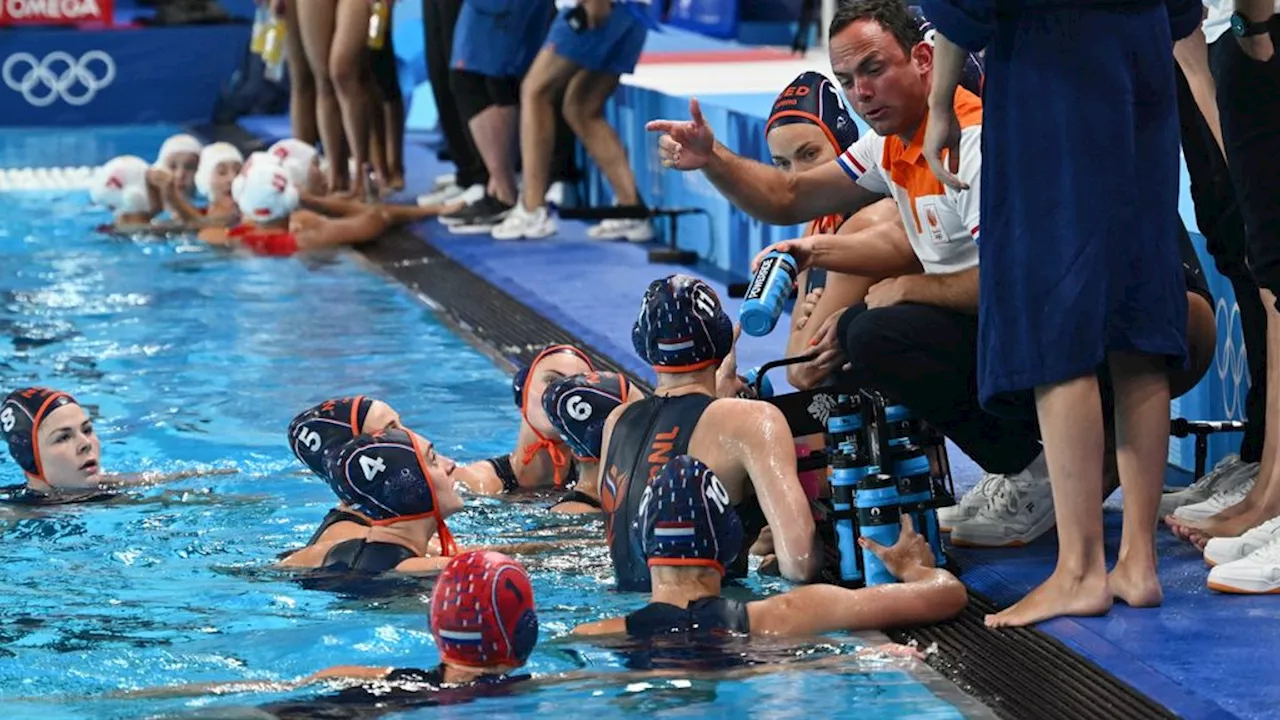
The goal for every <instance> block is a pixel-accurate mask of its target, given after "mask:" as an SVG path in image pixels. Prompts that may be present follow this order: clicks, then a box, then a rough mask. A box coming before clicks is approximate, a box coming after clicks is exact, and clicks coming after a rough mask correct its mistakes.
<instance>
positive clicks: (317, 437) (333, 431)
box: [289, 395, 373, 476]
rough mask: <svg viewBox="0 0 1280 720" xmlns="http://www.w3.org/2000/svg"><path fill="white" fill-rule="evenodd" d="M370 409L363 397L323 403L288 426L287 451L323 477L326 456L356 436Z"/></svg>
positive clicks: (365, 398)
mask: <svg viewBox="0 0 1280 720" xmlns="http://www.w3.org/2000/svg"><path fill="white" fill-rule="evenodd" d="M372 407H373V398H369V397H365V396H363V395H357V396H356V397H347V398H335V399H333V400H325V401H324V402H322V403H320V404H319V405H316V406H315V407H313V408H310V409H308V410H305V411H303V412H302V413H300V414H299V415H298V416H297V417H295V418H294V419H293V422H291V423H289V447H290V448H292V449H293V454H294V455H297V456H298V459H299V460H301V461H302V462H303V463H304V464H305V465H306V466H307V467H309V468H311V471H312V472H314V473H315V474H317V475H321V476H323V475H324V474H325V468H324V456H325V453H326V452H328V451H330V450H333V449H335V448H337V447H340V446H341V445H342V444H344V443H346V442H348V441H350V440H351V439H352V438H354V437H355V436H357V435H359V434H360V433H361V430H362V429H363V428H364V419H365V417H367V416H368V415H369V409H370V408H372Z"/></svg>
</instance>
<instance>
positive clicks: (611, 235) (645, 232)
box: [587, 220, 653, 243]
mask: <svg viewBox="0 0 1280 720" xmlns="http://www.w3.org/2000/svg"><path fill="white" fill-rule="evenodd" d="M587 237H589V238H591V239H592V240H627V241H628V242H633V243H643V242H649V241H650V240H652V239H653V224H652V223H650V222H649V221H648V220H604V221H601V223H600V224H599V225H596V226H595V227H592V228H588V229H587Z"/></svg>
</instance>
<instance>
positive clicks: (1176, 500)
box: [1160, 455, 1257, 517]
mask: <svg viewBox="0 0 1280 720" xmlns="http://www.w3.org/2000/svg"><path fill="white" fill-rule="evenodd" d="M1249 468H1253V472H1257V467H1256V464H1255V463H1246V462H1244V461H1242V460H1241V459H1240V456H1239V455H1228V456H1226V457H1224V458H1222V460H1220V461H1218V464H1217V465H1215V466H1213V469H1212V470H1210V471H1209V472H1207V473H1205V474H1204V477H1202V478H1200V479H1199V480H1196V481H1195V482H1193V483H1191V484H1190V485H1189V486H1187V487H1186V488H1183V489H1182V490H1178V491H1176V492H1171V493H1165V494H1164V496H1163V497H1161V498H1160V517H1164V516H1166V515H1169V514H1170V513H1172V512H1173V511H1174V510H1177V509H1178V508H1180V507H1182V506H1184V505H1191V504H1193V503H1198V502H1201V501H1204V500H1208V499H1209V498H1210V497H1212V496H1213V494H1214V493H1216V492H1217V491H1218V490H1219V489H1221V488H1222V487H1223V486H1224V484H1225V485H1227V486H1230V487H1234V486H1235V483H1236V482H1238V480H1239V478H1237V477H1236V476H1237V475H1239V474H1240V473H1247V472H1248V471H1249Z"/></svg>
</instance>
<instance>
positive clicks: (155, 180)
mask: <svg viewBox="0 0 1280 720" xmlns="http://www.w3.org/2000/svg"><path fill="white" fill-rule="evenodd" d="M146 177H147V185H150V186H151V187H153V188H156V189H157V190H168V189H169V188H171V187H173V175H171V174H170V173H169V171H168V170H165V169H164V168H158V167H153V168H149V169H148V170H147V176H146Z"/></svg>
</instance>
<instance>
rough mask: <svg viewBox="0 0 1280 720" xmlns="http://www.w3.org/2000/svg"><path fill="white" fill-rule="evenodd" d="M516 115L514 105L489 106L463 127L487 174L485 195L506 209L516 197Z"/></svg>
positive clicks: (517, 122) (517, 109) (518, 116)
mask: <svg viewBox="0 0 1280 720" xmlns="http://www.w3.org/2000/svg"><path fill="white" fill-rule="evenodd" d="M519 112H520V111H519V108H517V107H515V106H514V105H507V106H502V105H490V106H489V107H487V108H485V109H484V110H481V111H480V114H478V115H476V116H475V117H473V118H471V121H470V122H469V123H467V126H468V127H470V128H471V136H472V137H474V138H475V139H476V148H477V149H478V150H479V151H480V157H481V158H482V159H483V160H484V166H485V168H486V169H487V170H488V171H489V193H490V194H491V195H493V196H494V197H495V198H497V199H499V200H501V201H502V202H504V203H506V204H508V205H514V204H515V202H516V196H517V194H518V191H517V189H516V165H515V152H516V129H517V126H518V125H519V120H520V115H519ZM526 182H527V181H526ZM544 194H545V193H544Z"/></svg>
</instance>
